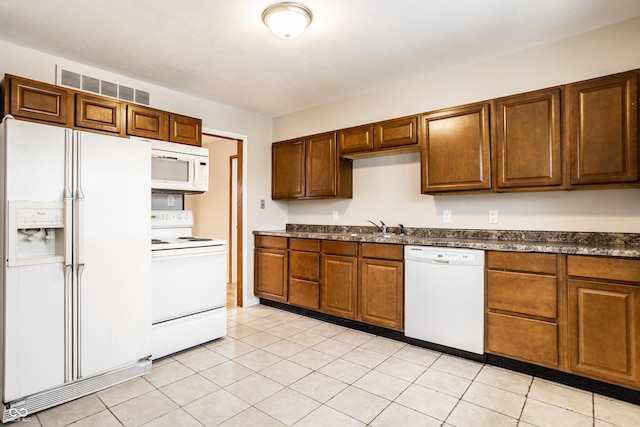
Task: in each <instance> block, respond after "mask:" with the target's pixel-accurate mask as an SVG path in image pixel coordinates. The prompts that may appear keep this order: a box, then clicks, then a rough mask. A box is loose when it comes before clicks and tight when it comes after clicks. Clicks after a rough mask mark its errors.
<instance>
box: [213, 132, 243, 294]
mask: <svg viewBox="0 0 640 427" xmlns="http://www.w3.org/2000/svg"><path fill="white" fill-rule="evenodd" d="M202 134H203V135H207V136H212V137H222V138H228V139H235V140H236V142H237V151H236V156H237V157H238V182H237V184H238V189H237V197H238V200H237V202H238V216H237V222H238V244H237V247H236V248H235V249H234V248H230V250H235V252H236V256H237V276H238V281H237V291H236V292H237V293H236V300H237V305H238V307H243V306H244V299H245V298H244V277H246V271H245V269H246V265H245V263H244V262H243V260H244V259H245V257H246V256H247V254H246V248H248V247H249V246H248V244H247V241H246V240H247V236H246V235H245V233H244V224H246V221H247V212H246V210H245V209H244V206H246V197H247V191H246V188H245V187H246V182H247V177H246V172H247V167H246V166H247V165H246V161H247V156H245V155H244V150H245V147H246V146H247V136H246V135H241V134H237V133H233V132H226V131H221V130H215V129H209V128H203V129H202Z"/></svg>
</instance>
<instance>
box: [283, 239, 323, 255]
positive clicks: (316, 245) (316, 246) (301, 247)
mask: <svg viewBox="0 0 640 427" xmlns="http://www.w3.org/2000/svg"><path fill="white" fill-rule="evenodd" d="M289 249H291V250H294V251H307V252H318V251H319V250H320V241H319V240H316V239H297V238H290V239H289Z"/></svg>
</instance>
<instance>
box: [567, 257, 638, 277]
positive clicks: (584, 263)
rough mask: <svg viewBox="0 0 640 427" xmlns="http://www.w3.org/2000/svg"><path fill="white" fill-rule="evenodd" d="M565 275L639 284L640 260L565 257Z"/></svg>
mask: <svg viewBox="0 0 640 427" xmlns="http://www.w3.org/2000/svg"><path fill="white" fill-rule="evenodd" d="M567 274H568V275H569V276H577V277H591V278H594V279H607V280H619V281H621V282H632V283H640V260H634V259H622V258H605V257H595V256H579V255H570V256H568V257H567Z"/></svg>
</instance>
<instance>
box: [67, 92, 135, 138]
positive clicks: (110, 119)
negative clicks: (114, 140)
mask: <svg viewBox="0 0 640 427" xmlns="http://www.w3.org/2000/svg"><path fill="white" fill-rule="evenodd" d="M75 110H76V118H75V120H76V121H75V125H76V126H77V127H79V128H85V129H91V130H95V131H103V132H110V133H116V134H121V133H123V130H124V126H123V124H122V123H123V122H124V119H125V118H124V104H123V103H122V102H121V101H118V100H115V99H110V98H105V97H103V96H92V95H89V94H86V93H76V108H75Z"/></svg>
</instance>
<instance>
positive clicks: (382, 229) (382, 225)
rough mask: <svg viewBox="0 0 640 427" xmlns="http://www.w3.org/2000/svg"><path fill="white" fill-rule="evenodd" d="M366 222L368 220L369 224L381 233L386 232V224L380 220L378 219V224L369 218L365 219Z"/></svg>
mask: <svg viewBox="0 0 640 427" xmlns="http://www.w3.org/2000/svg"><path fill="white" fill-rule="evenodd" d="M367 222H370V223H371V224H373V225H375V226H376V228H377V229H378V230H380V232H381V233H382V234H387V224H385V223H384V222H382V220H380V225H378V224H376V223H375V222H373V221H371V220H370V219H368V220H367Z"/></svg>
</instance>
